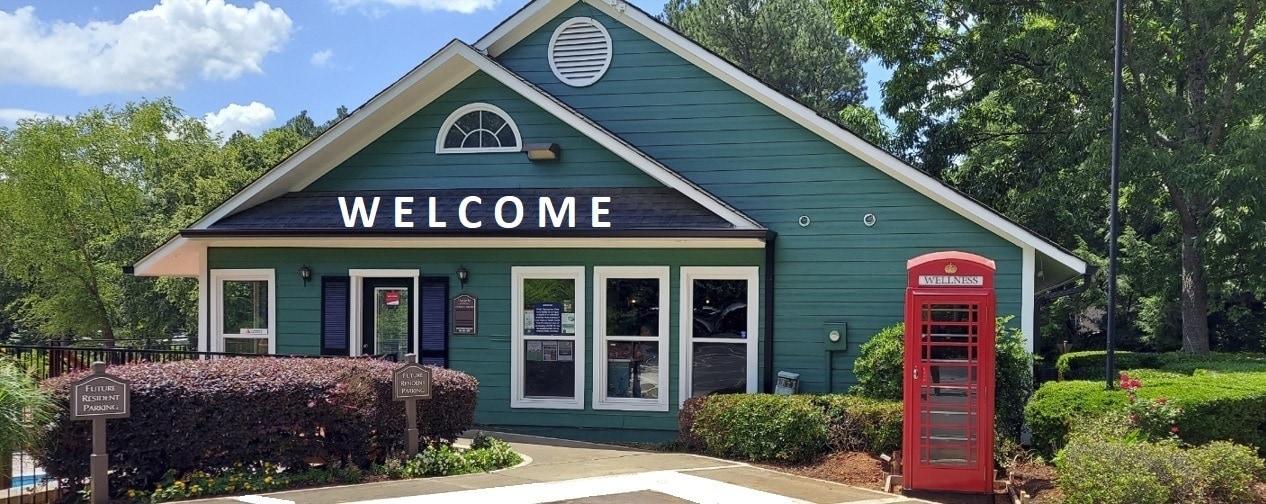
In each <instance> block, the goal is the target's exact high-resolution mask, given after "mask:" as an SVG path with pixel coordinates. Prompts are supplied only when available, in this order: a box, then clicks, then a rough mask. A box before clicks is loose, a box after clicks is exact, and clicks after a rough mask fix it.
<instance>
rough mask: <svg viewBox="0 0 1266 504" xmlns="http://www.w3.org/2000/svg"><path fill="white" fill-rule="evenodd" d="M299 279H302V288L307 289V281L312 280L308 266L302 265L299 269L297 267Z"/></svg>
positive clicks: (310, 269)
mask: <svg viewBox="0 0 1266 504" xmlns="http://www.w3.org/2000/svg"><path fill="white" fill-rule="evenodd" d="M299 278H302V279H303V286H304V287H307V286H308V281H310V280H312V268H309V267H308V265H306V264H305V265H303V266H300V267H299Z"/></svg>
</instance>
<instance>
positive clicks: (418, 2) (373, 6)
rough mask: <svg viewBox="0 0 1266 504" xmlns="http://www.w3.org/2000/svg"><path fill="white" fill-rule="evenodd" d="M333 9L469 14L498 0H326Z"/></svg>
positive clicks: (493, 4) (491, 5)
mask: <svg viewBox="0 0 1266 504" xmlns="http://www.w3.org/2000/svg"><path fill="white" fill-rule="evenodd" d="M328 1H329V2H330V4H331V5H333V6H334V10H336V11H339V12H342V11H345V10H347V9H350V8H352V7H358V8H360V9H362V10H364V11H367V12H377V13H381V11H382V9H383V8H385V7H391V8H397V9H401V8H415V9H422V10H424V11H430V10H445V11H453V12H460V13H462V14H470V13H472V12H475V11H477V10H479V9H491V8H493V7H495V6H496V5H497V2H499V1H500V0H328Z"/></svg>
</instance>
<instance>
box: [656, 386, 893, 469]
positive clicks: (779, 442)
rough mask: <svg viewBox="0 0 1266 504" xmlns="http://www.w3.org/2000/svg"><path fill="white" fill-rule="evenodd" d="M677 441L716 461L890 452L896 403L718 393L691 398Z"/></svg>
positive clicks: (842, 397) (683, 412)
mask: <svg viewBox="0 0 1266 504" xmlns="http://www.w3.org/2000/svg"><path fill="white" fill-rule="evenodd" d="M678 423H679V429H680V430H679V436H680V437H679V441H680V442H681V443H682V444H683V445H684V446H685V447H687V448H689V449H693V450H700V451H704V452H707V453H711V454H714V455H718V456H722V457H736V458H744V459H749V460H773V459H778V460H789V461H800V460H806V459H809V458H813V457H816V456H818V455H821V454H823V453H824V452H826V451H827V450H828V449H835V450H866V451H869V452H871V453H881V452H886V451H891V450H893V449H896V448H897V447H898V446H900V443H901V403H899V402H892V401H875V400H871V399H866V398H863V397H857V396H846V395H823V396H813V395H789V396H786V395H771V394H722V395H713V396H706V397H697V398H692V399H689V400H687V401H686V404H685V405H683V406H682V409H681V413H680V414H679V416H678Z"/></svg>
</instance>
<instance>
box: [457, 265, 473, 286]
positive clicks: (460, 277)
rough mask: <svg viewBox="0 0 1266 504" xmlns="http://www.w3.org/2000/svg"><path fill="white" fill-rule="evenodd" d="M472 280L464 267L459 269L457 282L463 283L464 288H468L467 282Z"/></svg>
mask: <svg viewBox="0 0 1266 504" xmlns="http://www.w3.org/2000/svg"><path fill="white" fill-rule="evenodd" d="M469 278H470V272H469V271H466V268H465V267H464V266H458V267H457V281H458V282H461V283H462V288H463V289H465V288H466V280H467V279H469Z"/></svg>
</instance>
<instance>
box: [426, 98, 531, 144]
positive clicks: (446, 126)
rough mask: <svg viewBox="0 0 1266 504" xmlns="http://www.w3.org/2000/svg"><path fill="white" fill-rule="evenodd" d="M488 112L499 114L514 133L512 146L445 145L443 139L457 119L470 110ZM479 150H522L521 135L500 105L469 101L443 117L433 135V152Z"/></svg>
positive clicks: (517, 127) (446, 136)
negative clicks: (442, 121)
mask: <svg viewBox="0 0 1266 504" xmlns="http://www.w3.org/2000/svg"><path fill="white" fill-rule="evenodd" d="M478 111H482V112H490V113H493V114H497V115H498V116H501V119H503V120H505V122H506V126H507V127H509V128H510V131H512V132H513V133H514V142H515V144H516V145H515V146H514V147H464V148H463V147H445V146H444V139H445V138H448V131H449V130H450V129H452V128H453V125H454V124H455V123H457V120H458V119H461V118H462V116H465V115H466V114H469V113H471V112H478ZM481 152H523V136H522V135H520V134H519V126H518V125H517V124H515V123H514V119H513V118H511V117H510V114H507V113H506V111H504V110H501V108H500V107H498V106H496V105H493V104H491V103H471V104H468V105H463V106H462V107H460V108H458V109H457V110H454V111H453V113H452V114H449V115H448V118H447V119H444V123H443V124H442V125H441V126H440V131H439V134H438V135H436V136H435V153H436V154H476V153H481Z"/></svg>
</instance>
